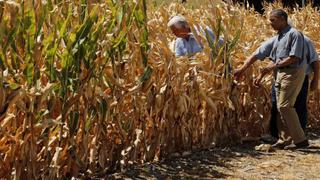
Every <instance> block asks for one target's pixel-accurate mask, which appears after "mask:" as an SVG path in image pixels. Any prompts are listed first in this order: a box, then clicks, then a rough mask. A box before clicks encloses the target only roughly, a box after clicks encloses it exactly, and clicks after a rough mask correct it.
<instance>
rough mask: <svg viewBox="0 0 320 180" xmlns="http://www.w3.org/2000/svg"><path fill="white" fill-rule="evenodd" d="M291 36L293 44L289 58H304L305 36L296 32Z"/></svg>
mask: <svg viewBox="0 0 320 180" xmlns="http://www.w3.org/2000/svg"><path fill="white" fill-rule="evenodd" d="M290 35H291V44H289V45H290V47H291V48H290V52H289V56H295V57H298V58H302V51H303V45H304V43H303V36H302V34H301V33H300V32H294V33H292V34H290Z"/></svg>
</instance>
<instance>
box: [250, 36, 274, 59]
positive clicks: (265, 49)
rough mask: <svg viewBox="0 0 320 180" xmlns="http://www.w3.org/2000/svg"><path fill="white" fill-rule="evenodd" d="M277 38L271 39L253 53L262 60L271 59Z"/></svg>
mask: <svg viewBox="0 0 320 180" xmlns="http://www.w3.org/2000/svg"><path fill="white" fill-rule="evenodd" d="M274 40H275V38H271V39H269V40H267V41H265V42H264V43H262V45H261V46H260V47H259V48H258V49H257V50H256V51H255V52H254V53H253V55H254V56H255V57H256V58H257V59H260V60H264V59H265V58H266V57H269V56H270V54H271V51H272V48H273V43H274Z"/></svg>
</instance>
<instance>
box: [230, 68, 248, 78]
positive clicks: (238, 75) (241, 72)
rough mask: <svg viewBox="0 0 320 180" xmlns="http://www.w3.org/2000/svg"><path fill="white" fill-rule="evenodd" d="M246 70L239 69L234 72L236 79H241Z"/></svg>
mask: <svg viewBox="0 0 320 180" xmlns="http://www.w3.org/2000/svg"><path fill="white" fill-rule="evenodd" d="M244 71H245V70H244V68H242V67H241V68H238V69H236V70H234V74H233V75H234V77H235V78H239V77H240V76H242V74H243V73H244Z"/></svg>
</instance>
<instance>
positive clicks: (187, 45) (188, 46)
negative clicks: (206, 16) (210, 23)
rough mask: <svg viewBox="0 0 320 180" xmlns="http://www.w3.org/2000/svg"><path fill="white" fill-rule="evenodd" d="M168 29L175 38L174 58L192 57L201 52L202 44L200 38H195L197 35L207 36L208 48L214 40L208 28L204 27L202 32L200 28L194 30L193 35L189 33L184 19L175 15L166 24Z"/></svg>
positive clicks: (220, 40) (220, 41)
mask: <svg viewBox="0 0 320 180" xmlns="http://www.w3.org/2000/svg"><path fill="white" fill-rule="evenodd" d="M168 27H169V28H170V29H171V31H172V33H173V34H174V35H175V36H176V37H177V39H176V42H175V49H174V50H175V54H176V56H186V55H193V54H195V53H198V52H200V51H202V50H203V42H201V38H197V36H198V34H199V33H201V32H203V33H204V34H207V35H208V38H210V39H207V40H208V42H209V46H211V45H212V43H213V42H214V40H215V37H214V34H213V32H212V30H211V29H210V28H209V27H206V28H205V29H204V30H203V29H202V28H200V29H197V28H196V27H195V30H196V32H195V33H197V34H196V35H193V34H192V33H191V29H190V27H189V24H188V22H187V21H186V19H185V18H184V17H183V16H181V15H177V16H174V17H172V18H171V19H170V21H169V22H168ZM218 43H219V45H221V44H222V39H220V38H219V42H218Z"/></svg>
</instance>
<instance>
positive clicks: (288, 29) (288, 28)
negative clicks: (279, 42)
mask: <svg viewBox="0 0 320 180" xmlns="http://www.w3.org/2000/svg"><path fill="white" fill-rule="evenodd" d="M290 29H291V26H287V27H286V28H284V29H283V30H282V31H280V32H279V33H278V36H279V37H282V36H284V35H285V34H286V33H287V32H289V31H290Z"/></svg>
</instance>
